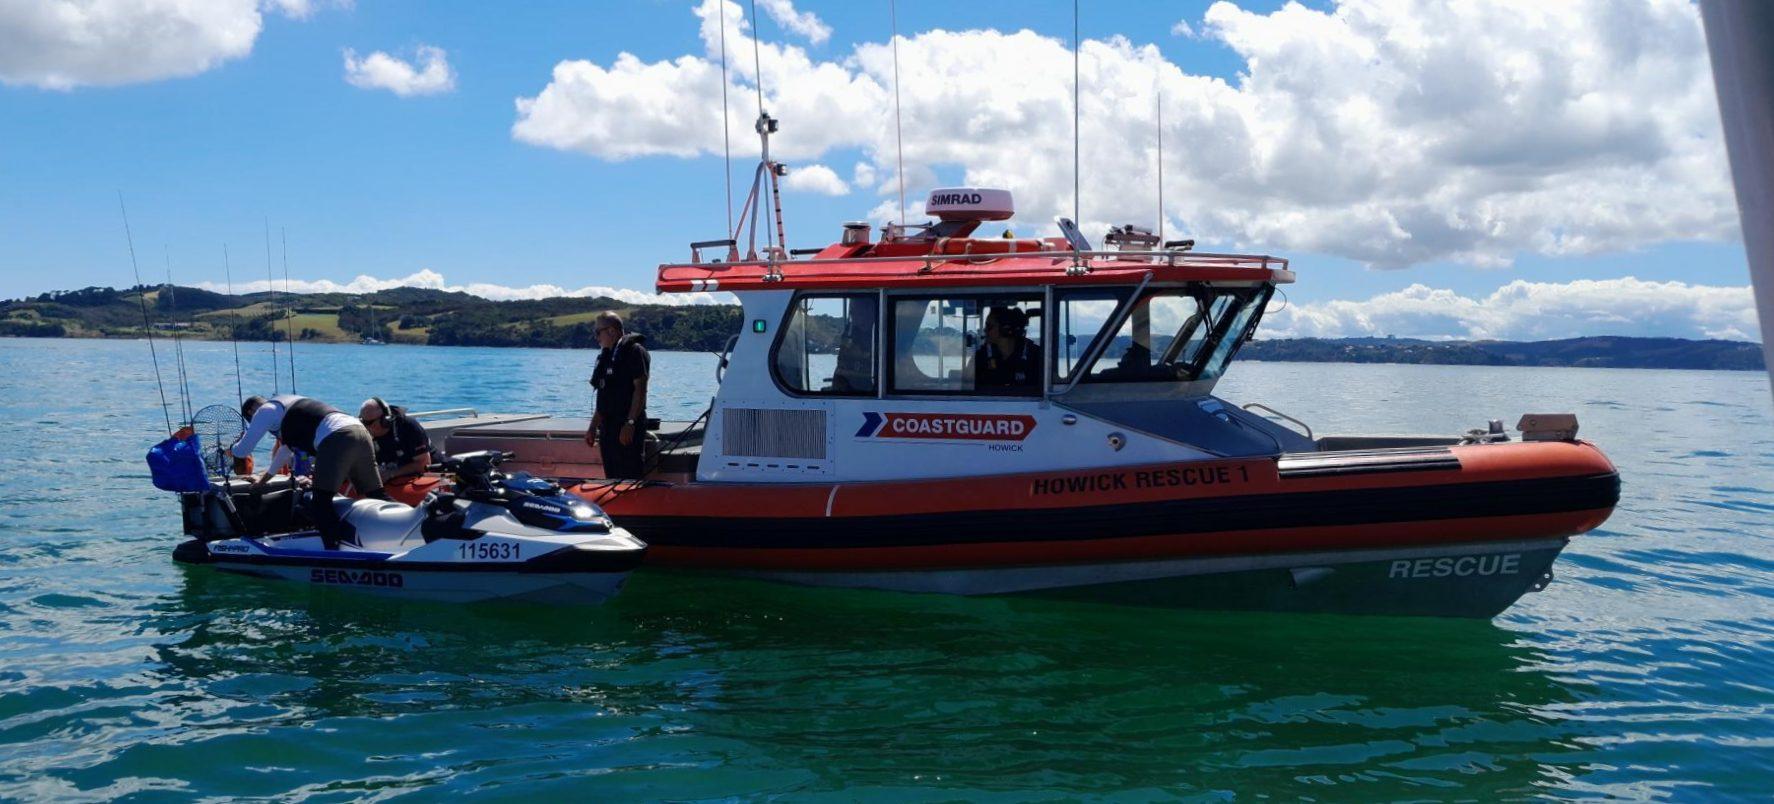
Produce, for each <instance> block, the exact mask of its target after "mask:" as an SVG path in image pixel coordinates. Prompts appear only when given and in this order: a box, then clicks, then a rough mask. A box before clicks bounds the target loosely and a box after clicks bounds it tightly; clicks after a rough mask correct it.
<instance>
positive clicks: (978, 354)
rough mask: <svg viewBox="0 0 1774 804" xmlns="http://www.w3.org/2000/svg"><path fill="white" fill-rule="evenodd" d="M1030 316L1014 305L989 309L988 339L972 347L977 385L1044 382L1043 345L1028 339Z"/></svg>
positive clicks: (1021, 386)
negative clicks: (1042, 373)
mask: <svg viewBox="0 0 1774 804" xmlns="http://www.w3.org/2000/svg"><path fill="white" fill-rule="evenodd" d="M1028 331H1029V316H1028V314H1027V313H1024V312H1023V311H1021V310H1018V309H1017V308H1015V307H993V308H992V311H991V312H989V313H986V323H985V336H986V338H985V343H982V344H980V345H979V348H978V349H975V350H974V351H973V387H974V388H1017V389H1024V390H1028V389H1033V388H1038V387H1039V386H1040V385H1041V349H1040V347H1037V346H1036V345H1035V342H1034V341H1031V340H1029V337H1028V334H1027V333H1028Z"/></svg>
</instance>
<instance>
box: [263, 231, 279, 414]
mask: <svg viewBox="0 0 1774 804" xmlns="http://www.w3.org/2000/svg"><path fill="white" fill-rule="evenodd" d="M265 289H266V290H268V291H270V292H271V310H272V311H273V312H276V311H277V283H276V282H274V281H272V277H271V219H270V218H266V219H265ZM269 339H270V341H271V395H272V396H276V395H277V393H278V387H277V323H276V322H275V321H274V322H272V323H271V331H270V334H269Z"/></svg>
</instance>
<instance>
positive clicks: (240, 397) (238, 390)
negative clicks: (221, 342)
mask: <svg viewBox="0 0 1774 804" xmlns="http://www.w3.org/2000/svg"><path fill="white" fill-rule="evenodd" d="M222 276H224V277H226V278H227V280H228V301H229V302H230V303H231V304H235V305H239V304H240V300H239V299H237V298H235V297H234V268H233V267H232V266H230V265H229V264H228V244H227V243H223V244H222ZM234 309H235V310H236V311H238V310H239V309H240V308H239V307H238V306H236V307H235V308H234ZM231 319H232V323H230V324H229V325H228V343H229V344H231V345H232V346H233V347H234V401H235V402H244V401H246V389H244V388H242V387H241V384H240V332H239V329H240V313H239V312H235V313H234V315H233V316H231Z"/></svg>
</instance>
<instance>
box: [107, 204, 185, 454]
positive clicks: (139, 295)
mask: <svg viewBox="0 0 1774 804" xmlns="http://www.w3.org/2000/svg"><path fill="white" fill-rule="evenodd" d="M117 209H118V210H120V211H122V212H123V238H124V240H126V241H128V242H129V267H130V269H131V270H133V271H135V277H136V301H138V302H140V303H141V305H142V330H143V331H144V332H146V333H147V334H148V356H149V357H150V358H152V359H153V361H154V387H156V388H158V389H160V415H161V417H162V418H164V419H166V433H167V435H172V414H171V413H169V412H167V408H168V407H169V406H168V405H167V404H166V385H165V384H164V383H162V382H161V381H160V354H159V353H158V352H157V351H156V350H155V349H154V322H153V321H152V320H151V319H149V318H148V286H147V285H144V284H142V267H141V266H140V265H138V264H136V239H135V236H134V235H132V234H130V232H129V208H128V207H125V206H124V205H123V191H122V190H118V191H117Z"/></svg>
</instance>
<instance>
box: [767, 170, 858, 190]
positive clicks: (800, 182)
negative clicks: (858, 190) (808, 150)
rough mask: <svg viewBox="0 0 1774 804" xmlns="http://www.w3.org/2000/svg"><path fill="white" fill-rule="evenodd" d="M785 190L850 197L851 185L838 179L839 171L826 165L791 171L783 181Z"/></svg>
mask: <svg viewBox="0 0 1774 804" xmlns="http://www.w3.org/2000/svg"><path fill="white" fill-rule="evenodd" d="M782 187H783V189H785V190H799V191H801V192H807V193H820V194H822V195H849V194H850V185H848V184H845V183H844V180H843V179H840V178H838V174H837V171H834V170H832V169H831V168H828V167H826V166H825V165H818V164H814V165H804V166H800V167H796V168H794V169H791V170H790V171H789V172H788V178H785V179H783V180H782Z"/></svg>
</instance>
